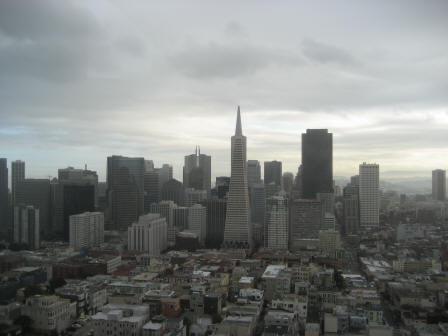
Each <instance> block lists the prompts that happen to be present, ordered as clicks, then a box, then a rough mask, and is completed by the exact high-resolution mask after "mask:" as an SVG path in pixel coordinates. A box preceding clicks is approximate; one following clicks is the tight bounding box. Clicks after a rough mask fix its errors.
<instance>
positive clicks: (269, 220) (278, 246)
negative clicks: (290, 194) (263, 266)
mask: <svg viewBox="0 0 448 336" xmlns="http://www.w3.org/2000/svg"><path fill="white" fill-rule="evenodd" d="M288 212H289V210H288V199H287V198H286V197H282V196H274V197H271V198H268V199H267V200H266V223H265V234H264V235H265V237H264V240H265V247H266V248H269V249H275V250H287V249H288V243H289V235H288V233H289V227H288V225H289V214H288Z"/></svg>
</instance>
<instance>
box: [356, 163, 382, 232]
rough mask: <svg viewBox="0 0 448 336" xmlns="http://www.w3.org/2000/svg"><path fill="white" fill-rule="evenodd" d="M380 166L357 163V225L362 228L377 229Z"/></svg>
mask: <svg viewBox="0 0 448 336" xmlns="http://www.w3.org/2000/svg"><path fill="white" fill-rule="evenodd" d="M379 178H380V167H379V165H377V164H375V163H373V164H368V163H365V162H364V163H363V164H360V165H359V218H360V220H359V225H360V228H361V229H363V230H366V229H378V227H379V215H380V182H379Z"/></svg>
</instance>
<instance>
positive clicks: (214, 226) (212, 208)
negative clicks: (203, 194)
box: [201, 198, 227, 249]
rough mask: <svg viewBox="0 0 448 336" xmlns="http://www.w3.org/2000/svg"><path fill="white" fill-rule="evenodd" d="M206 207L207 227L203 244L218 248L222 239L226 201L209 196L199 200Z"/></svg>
mask: <svg viewBox="0 0 448 336" xmlns="http://www.w3.org/2000/svg"><path fill="white" fill-rule="evenodd" d="M201 204H202V205H203V206H205V207H206V208H207V229H206V237H205V246H206V247H207V248H212V249H219V247H220V246H221V244H222V242H223V240H224V225H225V223H226V209H227V201H226V200H225V199H220V198H209V199H207V200H203V201H202V202H201Z"/></svg>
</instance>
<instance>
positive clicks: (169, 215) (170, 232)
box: [150, 201, 177, 246]
mask: <svg viewBox="0 0 448 336" xmlns="http://www.w3.org/2000/svg"><path fill="white" fill-rule="evenodd" d="M175 208H177V205H176V204H175V203H174V202H173V201H160V202H159V203H153V204H151V207H150V212H151V213H156V214H160V217H163V218H165V219H166V224H167V237H168V238H167V239H168V240H167V241H168V245H169V246H174V245H175V244H176V228H175V227H174V209H175Z"/></svg>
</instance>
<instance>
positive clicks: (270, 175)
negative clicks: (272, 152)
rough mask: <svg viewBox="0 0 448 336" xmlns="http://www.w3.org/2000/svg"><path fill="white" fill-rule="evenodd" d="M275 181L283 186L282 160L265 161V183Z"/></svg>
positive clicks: (277, 184)
mask: <svg viewBox="0 0 448 336" xmlns="http://www.w3.org/2000/svg"><path fill="white" fill-rule="evenodd" d="M271 183H274V184H275V185H276V186H279V187H280V188H281V186H282V163H281V162H280V161H265V162H264V184H271Z"/></svg>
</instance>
